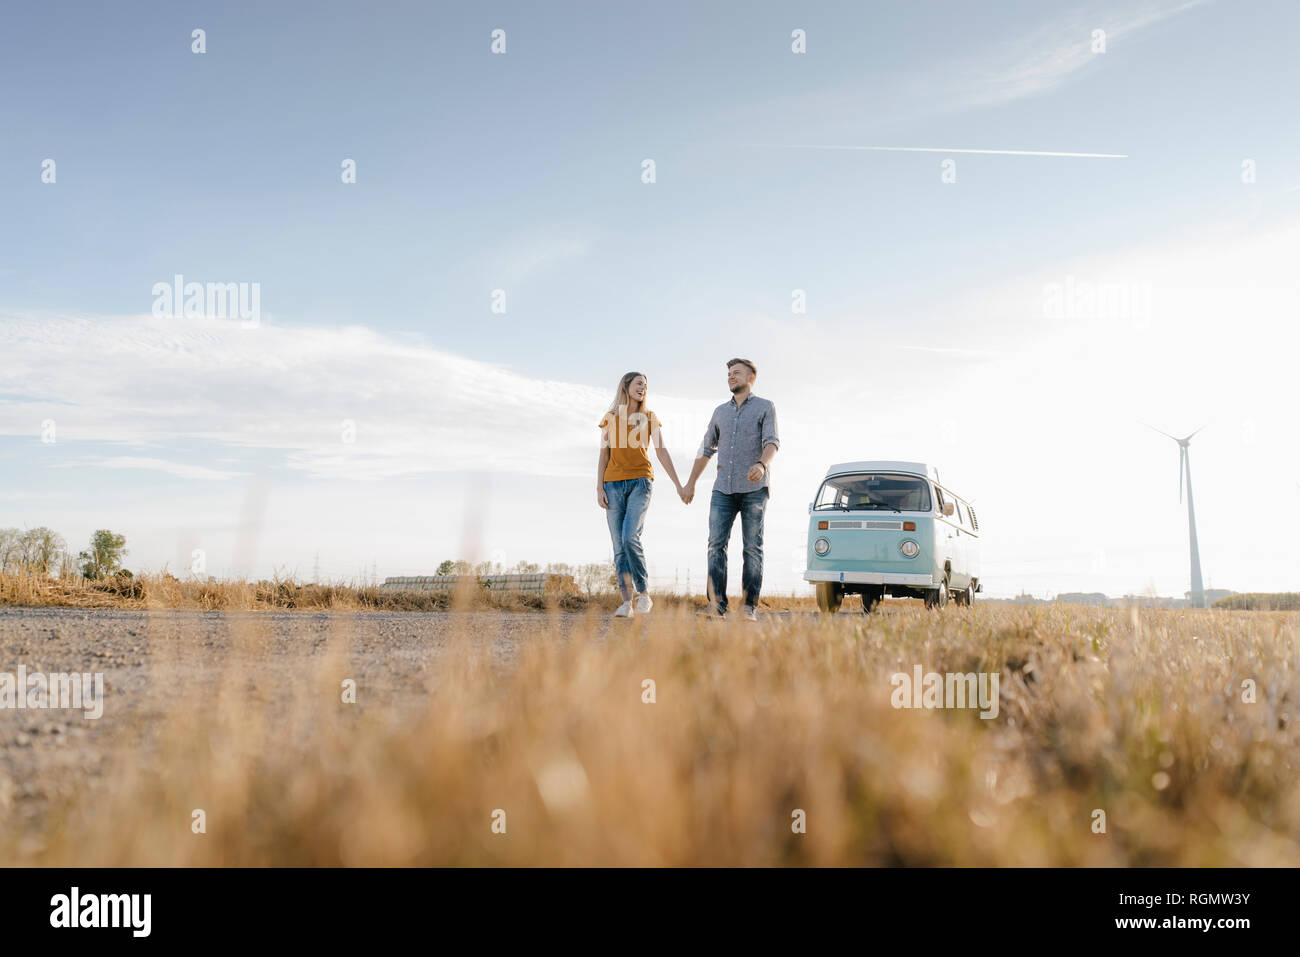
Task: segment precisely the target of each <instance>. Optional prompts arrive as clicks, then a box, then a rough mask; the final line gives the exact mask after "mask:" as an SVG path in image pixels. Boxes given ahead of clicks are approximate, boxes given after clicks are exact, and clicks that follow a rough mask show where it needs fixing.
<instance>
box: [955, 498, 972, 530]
mask: <svg viewBox="0 0 1300 957" xmlns="http://www.w3.org/2000/svg"><path fill="white" fill-rule="evenodd" d="M957 524H959V525H965V526H966V527H967V528H970V521H969V519H967V518H966V506H965V505H963V504H962V503H961V500H960V499H958V500H957Z"/></svg>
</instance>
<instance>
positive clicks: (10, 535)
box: [0, 528, 23, 572]
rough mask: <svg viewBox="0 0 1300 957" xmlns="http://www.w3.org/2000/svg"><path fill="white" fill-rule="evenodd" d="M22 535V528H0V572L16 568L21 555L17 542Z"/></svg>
mask: <svg viewBox="0 0 1300 957" xmlns="http://www.w3.org/2000/svg"><path fill="white" fill-rule="evenodd" d="M22 537H23V532H22V529H19V528H0V572H7V571H13V570H15V569H17V567H18V563H19V559H20V557H21V556H20V551H19V542H20V541H21V540H22Z"/></svg>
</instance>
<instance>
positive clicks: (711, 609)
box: [695, 602, 727, 618]
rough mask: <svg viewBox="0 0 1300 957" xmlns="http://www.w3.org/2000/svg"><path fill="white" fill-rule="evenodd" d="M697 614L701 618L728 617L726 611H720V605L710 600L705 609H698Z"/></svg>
mask: <svg viewBox="0 0 1300 957" xmlns="http://www.w3.org/2000/svg"><path fill="white" fill-rule="evenodd" d="M695 614H696V616H697V617H699V618H726V617H727V615H726V612H722V611H718V606H717V605H715V604H713V602H709V603H708V604H707V605H705V606H704V609H703V611H697V612H696V613H695Z"/></svg>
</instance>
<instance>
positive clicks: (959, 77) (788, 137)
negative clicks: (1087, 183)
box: [714, 0, 1209, 149]
mask: <svg viewBox="0 0 1300 957" xmlns="http://www.w3.org/2000/svg"><path fill="white" fill-rule="evenodd" d="M1208 2H1209V0H1185V2H1169V0H1163V2H1160V0H1157V2H1147V3H1142V4H1139V5H1137V6H1134V5H1132V4H1126V5H1124V7H1122V8H1118V9H1117V8H1116V7H1115V5H1114V4H1110V5H1106V6H1100V5H1094V6H1089V7H1081V8H1078V9H1076V10H1074V11H1072V12H1070V13H1068V14H1065V15H1061V16H1057V17H1056V18H1054V19H1052V20H1050V21H1048V22H1046V23H1043V24H1041V25H1040V26H1037V27H1035V28H1032V29H1029V30H1026V31H1023V32H1020V33H1017V34H1016V35H1015V36H1013V37H1009V38H1008V39H1006V40H1005V41H1002V42H1000V43H997V44H994V45H992V46H985V47H982V48H980V49H978V50H977V51H975V52H974V53H972V54H970V55H969V56H964V57H952V58H947V59H944V60H943V61H942V62H936V63H931V64H927V65H926V67H925V68H924V69H921V70H917V71H915V72H910V73H899V74H896V75H889V76H882V77H872V78H871V81H870V82H854V80H853V78H847V77H846V78H841V79H840V80H839V81H838V82H837V83H836V85H835V87H834V88H833V89H828V90H821V91H816V92H811V93H796V94H792V95H789V96H783V97H779V98H776V99H769V100H764V101H762V102H759V103H755V104H752V105H749V106H745V107H739V108H732V109H729V110H728V111H727V112H726V113H725V114H723V115H720V116H718V117H716V119H715V121H714V125H715V126H716V128H718V129H723V130H727V131H732V135H734V136H737V137H738V138H740V139H741V140H742V142H761V143H764V144H770V145H778V144H777V142H776V141H774V139H773V137H772V134H771V131H772V130H774V129H779V130H782V131H783V135H782V136H781V137H780V141H781V142H782V143H799V142H832V141H834V142H838V143H845V144H851V143H852V142H853V141H854V140H856V141H858V142H859V143H860V142H862V140H861V137H862V130H864V129H875V128H879V127H882V126H884V125H887V124H890V123H893V122H899V121H903V122H911V121H914V120H916V119H917V118H918V117H921V116H926V115H934V114H941V113H952V112H960V111H963V110H970V109H979V108H984V107H990V106H998V105H1001V104H1005V103H1012V102H1015V101H1017V100H1022V99H1025V98H1027V97H1032V96H1038V95H1040V94H1044V93H1047V92H1050V91H1051V90H1054V89H1056V88H1057V87H1059V86H1060V85H1061V84H1063V83H1064V82H1065V81H1067V80H1068V79H1070V78H1071V77H1073V76H1075V75H1077V74H1079V73H1080V72H1081V71H1082V70H1083V69H1084V68H1085V67H1087V66H1089V65H1090V64H1091V65H1096V66H1097V67H1102V68H1104V67H1105V65H1106V63H1107V59H1106V58H1107V56H1110V55H1112V54H1113V51H1111V45H1112V44H1114V43H1115V42H1116V41H1117V40H1129V39H1132V38H1133V37H1135V36H1137V35H1138V34H1140V33H1141V32H1142V31H1143V30H1146V29H1147V28H1149V27H1152V26H1154V25H1156V24H1158V23H1160V22H1162V21H1165V20H1168V19H1170V18H1171V17H1175V16H1177V15H1179V14H1182V13H1184V12H1186V11H1188V10H1191V9H1193V8H1194V7H1198V6H1202V5H1203V4H1205V3H1208ZM1095 29H1102V30H1105V31H1106V41H1107V50H1108V51H1110V52H1108V53H1107V54H1094V53H1093V52H1092V48H1091V43H1092V31H1093V30H1095ZM1026 50H1030V51H1033V52H1031V53H1029V54H1028V55H1026V53H1025V51H1026ZM817 137H822V138H824V139H810V138H817ZM940 145H942V144H940ZM954 145H957V146H970V147H980V146H989V147H993V146H1000V145H1005V146H1017V147H1018V146H1020V145H1022V144H1020V143H1014V144H992V143H966V144H961V143H958V144H954ZM1042 145H1043V146H1044V148H1045V147H1046V144H1042ZM1084 145H1086V146H1089V147H1091V146H1097V147H1099V148H1106V149H1109V148H1111V147H1115V146H1117V145H1119V144H1115V143H1103V144H1080V147H1081V148H1082V147H1083V146H1084Z"/></svg>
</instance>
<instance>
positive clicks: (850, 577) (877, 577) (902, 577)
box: [803, 571, 934, 588]
mask: <svg viewBox="0 0 1300 957" xmlns="http://www.w3.org/2000/svg"><path fill="white" fill-rule="evenodd" d="M803 579H804V581H809V582H843V583H844V584H846V585H911V586H912V587H914V588H930V587H931V586H933V585H934V576H933V575H917V574H905V573H903V572H815V571H806V572H804V573H803Z"/></svg>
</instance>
